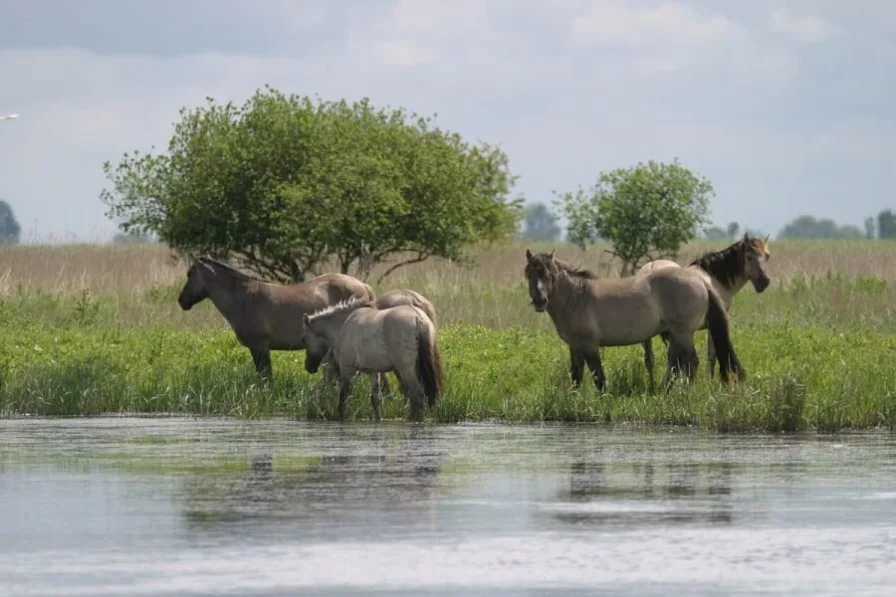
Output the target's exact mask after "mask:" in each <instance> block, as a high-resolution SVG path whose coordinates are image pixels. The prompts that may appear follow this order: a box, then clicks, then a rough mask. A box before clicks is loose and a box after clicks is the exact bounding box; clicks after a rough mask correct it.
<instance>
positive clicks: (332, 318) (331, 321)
mask: <svg viewBox="0 0 896 597" xmlns="http://www.w3.org/2000/svg"><path fill="white" fill-rule="evenodd" d="M356 310H357V309H352V310H347V311H340V312H339V313H333V314H332V315H328V316H327V318H326V320H325V321H324V325H323V326H321V327H322V330H321V331H322V332H323V336H324V340H326V342H327V345H329V346H336V340H338V339H339V332H341V331H342V326H343V325H345V320H346V319H348V316H349V315H351V314H352V313H354V312H355V311H356Z"/></svg>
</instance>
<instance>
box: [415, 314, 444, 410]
mask: <svg viewBox="0 0 896 597" xmlns="http://www.w3.org/2000/svg"><path fill="white" fill-rule="evenodd" d="M417 379H419V380H420V383H421V384H422V385H423V395H424V396H426V401H427V403H428V404H429V406H434V405H435V403H436V400H438V399H439V397H440V396H441V395H442V387H443V384H444V373H443V371H442V355H441V353H440V351H439V347H438V346H437V345H436V338H435V326H434V325H433V324H432V322H430V321H424V320H423V318H421V317H419V316H418V317H417Z"/></svg>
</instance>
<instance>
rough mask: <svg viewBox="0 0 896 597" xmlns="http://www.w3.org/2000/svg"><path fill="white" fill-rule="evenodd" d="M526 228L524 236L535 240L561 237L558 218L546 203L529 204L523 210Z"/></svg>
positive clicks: (553, 239) (545, 240) (542, 240)
mask: <svg viewBox="0 0 896 597" xmlns="http://www.w3.org/2000/svg"><path fill="white" fill-rule="evenodd" d="M523 214H524V217H525V226H526V227H525V229H524V230H523V233H522V235H521V236H522V238H524V239H528V240H532V241H535V242H552V241H555V240H557V239H558V238H560V226H558V225H557V218H556V217H555V216H554V214H552V213H551V211H550V210H549V209H548V207H547V205H545V204H544V203H536V204H534V205H529V206H527V207H526V208H525V209H524V210H523Z"/></svg>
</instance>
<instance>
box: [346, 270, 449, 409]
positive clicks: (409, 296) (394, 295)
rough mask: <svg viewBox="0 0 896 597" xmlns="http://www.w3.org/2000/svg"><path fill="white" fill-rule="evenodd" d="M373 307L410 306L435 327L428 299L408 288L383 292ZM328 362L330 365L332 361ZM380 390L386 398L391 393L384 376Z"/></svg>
mask: <svg viewBox="0 0 896 597" xmlns="http://www.w3.org/2000/svg"><path fill="white" fill-rule="evenodd" d="M374 305H375V306H376V308H377V309H388V308H390V307H397V306H398V305H412V306H414V307H417V308H418V309H420V310H421V311H423V312H424V313H426V316H427V317H429V320H430V321H431V322H432V323H433V325H436V309H435V307H433V305H432V303H431V302H430V301H429V299H427V298H426V297H425V296H423V295H422V294H420V293H419V292H416V291H414V290H411V289H410V288H399V289H396V290H390V291H388V292H385V293H383V294H381V295H379V296H378V297H376V300H375V301H374ZM330 362H331V363H332V361H330ZM380 390H381V391H382V392H383V393H384V394H386V395H387V396H388V395H389V394H391V392H392V389H391V388H390V387H389V378H388V377H387V376H386V374H383V375H381V376H380Z"/></svg>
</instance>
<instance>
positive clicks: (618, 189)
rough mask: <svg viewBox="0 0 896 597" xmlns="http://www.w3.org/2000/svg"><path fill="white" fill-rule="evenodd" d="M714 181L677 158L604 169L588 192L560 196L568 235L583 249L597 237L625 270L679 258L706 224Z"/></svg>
mask: <svg viewBox="0 0 896 597" xmlns="http://www.w3.org/2000/svg"><path fill="white" fill-rule="evenodd" d="M714 194H715V193H714V191H713V187H712V184H711V183H710V182H709V181H708V180H706V179H705V178H702V177H700V176H698V175H696V174H694V173H692V172H691V171H690V170H688V169H687V168H685V167H683V166H682V165H681V164H679V162H678V160H674V161H673V162H672V163H670V164H663V163H657V162H654V161H652V160H651V161H649V162H647V163H646V164H645V163H639V164H638V165H636V166H634V167H631V168H619V169H616V170H613V171H611V172H604V173H601V174H600V176H599V177H598V180H597V184H595V186H594V187H593V188H592V189H590V190H589V191H585V190H584V189H582V188H581V187H580V188H579V189H578V190H577V191H576V192H575V193H564V194H562V195H560V196H559V203H560V206H561V208H562V209H563V211H564V212H565V213H566V217H567V218H568V220H569V222H570V224H569V232H568V235H569V239H570V241H571V242H573V243H575V244H578V245H579V246H580V247H582V248H584V247H585V246H586V245H587V244H589V243H594V242H596V240H597V239H598V238H605V239H607V241H609V242H610V243H611V245H612V247H613V248H612V250H611V251H609V252H610V253H611V254H613V255H615V256H616V257H618V258H619V259H620V260H621V261H622V267H621V272H620V273H621V274H622V275H623V276H624V275H627V274H630V273H633V272H634V271H635V270H637V268H638V267H639V266H640V265H641V264H642V263H644V262H645V261H649V260H651V259H657V258H660V257H675V256H676V255H677V253H678V250H679V249H680V248H681V246H682V245H683V244H685V243H686V242H688V241H690V240H693V239H694V238H696V236H697V234H698V233H699V231H700V229H701V228H702V227H703V226H704V225H706V223H707V212H708V203H709V199H710V198H711V197H712V196H714Z"/></svg>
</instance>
